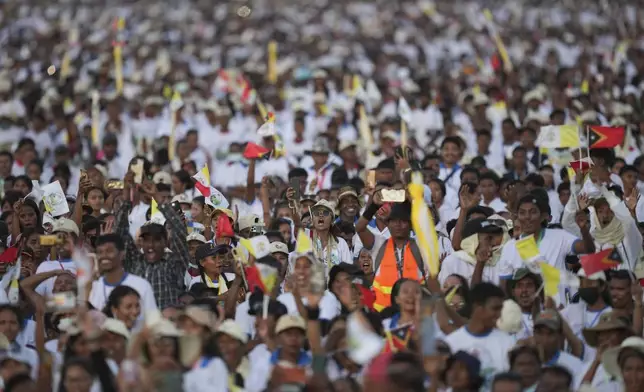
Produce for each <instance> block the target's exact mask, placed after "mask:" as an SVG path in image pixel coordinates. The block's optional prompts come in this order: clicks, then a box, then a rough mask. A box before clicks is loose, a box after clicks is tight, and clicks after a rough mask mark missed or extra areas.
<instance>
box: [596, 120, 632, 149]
mask: <svg viewBox="0 0 644 392" xmlns="http://www.w3.org/2000/svg"><path fill="white" fill-rule="evenodd" d="M588 129H589V131H590V132H589V137H590V140H589V141H588V145H589V146H590V148H613V147H617V146H621V145H622V143H624V127H602V126H599V125H591V126H589V127H588Z"/></svg>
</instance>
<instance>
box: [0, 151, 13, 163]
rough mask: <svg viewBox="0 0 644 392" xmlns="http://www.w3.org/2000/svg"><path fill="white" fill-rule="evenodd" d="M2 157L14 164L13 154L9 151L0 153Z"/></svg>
mask: <svg viewBox="0 0 644 392" xmlns="http://www.w3.org/2000/svg"><path fill="white" fill-rule="evenodd" d="M0 157H7V158H9V160H11V162H13V154H12V153H11V152H9V151H0Z"/></svg>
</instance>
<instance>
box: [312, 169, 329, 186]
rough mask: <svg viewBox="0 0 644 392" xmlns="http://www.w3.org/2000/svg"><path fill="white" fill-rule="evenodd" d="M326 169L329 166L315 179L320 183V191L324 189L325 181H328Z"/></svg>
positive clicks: (316, 175) (317, 174)
mask: <svg viewBox="0 0 644 392" xmlns="http://www.w3.org/2000/svg"><path fill="white" fill-rule="evenodd" d="M326 169H328V167H327V166H324V167H322V169H321V170H320V171H319V172H318V173H316V174H315V179H316V180H317V181H318V185H317V187H318V189H324V180H325V179H326Z"/></svg>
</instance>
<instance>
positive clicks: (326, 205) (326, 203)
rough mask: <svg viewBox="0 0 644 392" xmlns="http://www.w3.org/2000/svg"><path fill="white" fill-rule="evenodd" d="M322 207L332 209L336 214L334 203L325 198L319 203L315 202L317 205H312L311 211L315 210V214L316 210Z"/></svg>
mask: <svg viewBox="0 0 644 392" xmlns="http://www.w3.org/2000/svg"><path fill="white" fill-rule="evenodd" d="M322 208H324V209H327V210H329V211H331V214H332V216H335V208H333V205H332V204H331V202H329V201H328V200H324V199H322V200H320V201H318V202H317V203H315V205H314V206H313V207H311V212H313V214H314V215H315V211H316V210H319V209H322Z"/></svg>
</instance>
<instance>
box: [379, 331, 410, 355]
mask: <svg viewBox="0 0 644 392" xmlns="http://www.w3.org/2000/svg"><path fill="white" fill-rule="evenodd" d="M411 332H412V331H411V325H406V326H404V327H399V328H395V329H392V330H389V331H386V332H385V337H386V340H385V347H384V349H383V352H386V353H387V352H392V353H395V352H398V351H401V350H404V349H406V348H407V345H408V344H409V340H410V339H411Z"/></svg>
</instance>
